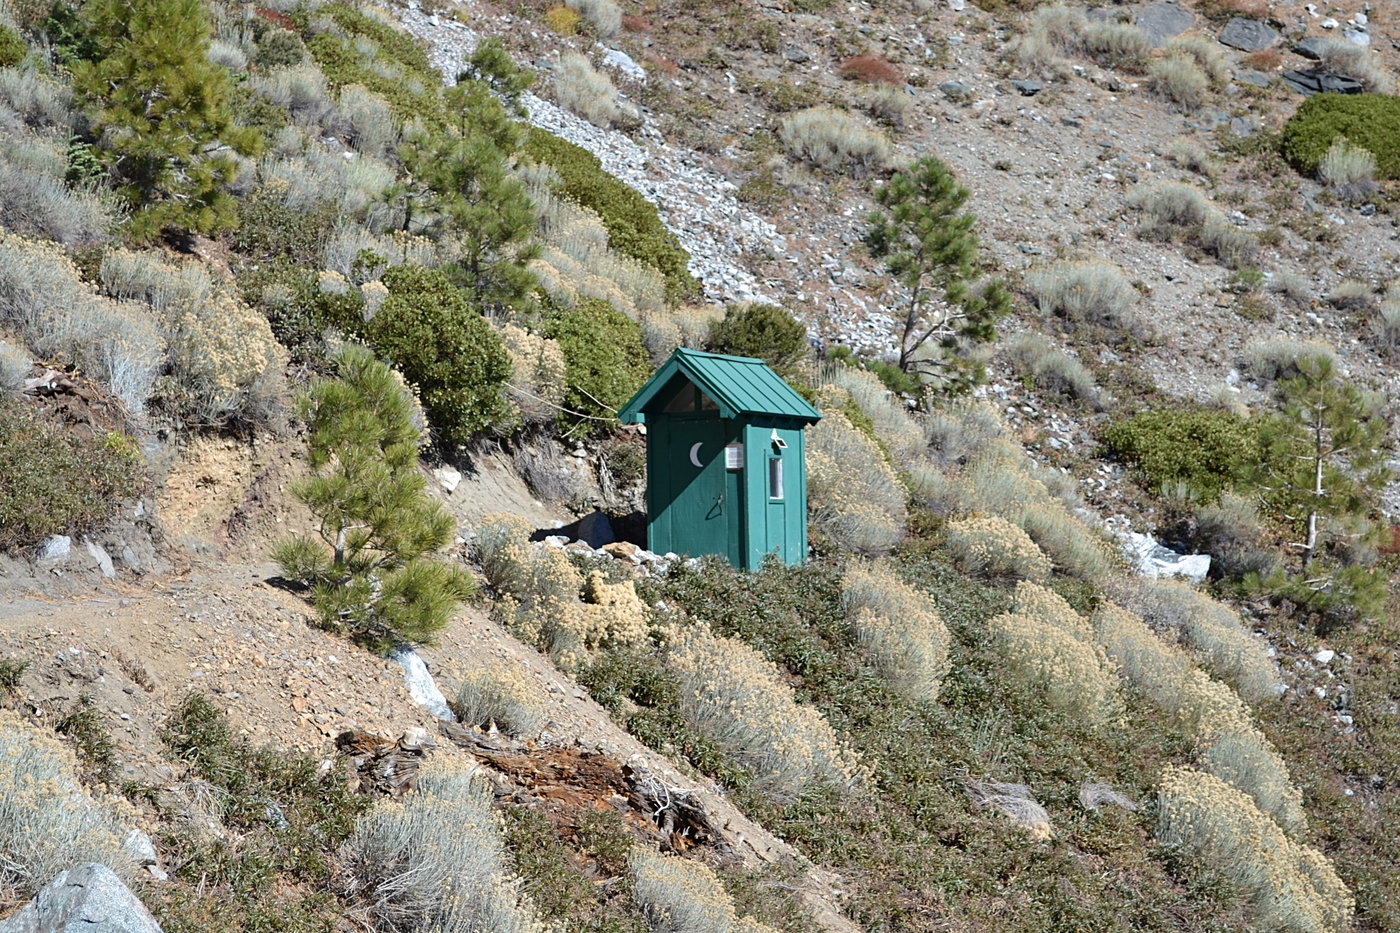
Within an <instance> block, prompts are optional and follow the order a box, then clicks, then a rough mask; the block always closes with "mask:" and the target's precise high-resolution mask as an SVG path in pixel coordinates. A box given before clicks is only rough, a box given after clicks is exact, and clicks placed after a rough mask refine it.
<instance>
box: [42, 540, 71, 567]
mask: <svg viewBox="0 0 1400 933" xmlns="http://www.w3.org/2000/svg"><path fill="white" fill-rule="evenodd" d="M72 553H73V539H72V538H70V537H68V536H67V535H53V536H51V537H48V538H45V539H44V540H43V542H42V543H41V544H40V545H39V550H38V551H36V552H35V553H34V560H35V562H36V563H38V564H39V566H41V567H52V566H54V565H55V564H61V563H64V562H65V561H67V560H68V558H69V557H70V556H71V555H72Z"/></svg>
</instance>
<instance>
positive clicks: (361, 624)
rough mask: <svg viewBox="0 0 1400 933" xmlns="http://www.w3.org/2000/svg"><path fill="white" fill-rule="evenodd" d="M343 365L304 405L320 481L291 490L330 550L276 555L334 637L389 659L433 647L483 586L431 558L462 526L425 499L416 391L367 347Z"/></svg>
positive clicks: (306, 541)
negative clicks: (386, 652) (401, 650)
mask: <svg viewBox="0 0 1400 933" xmlns="http://www.w3.org/2000/svg"><path fill="white" fill-rule="evenodd" d="M338 364H339V370H340V375H339V377H338V378H335V379H325V380H321V381H318V382H316V383H314V384H313V385H312V386H311V388H310V390H309V391H307V392H306V393H305V394H304V395H303V396H302V397H301V398H300V399H298V409H299V411H300V414H301V416H302V417H303V418H304V419H305V421H306V425H307V433H308V434H309V436H310V442H309V446H310V457H309V459H310V462H311V466H312V468H313V469H314V470H315V471H316V473H315V474H314V475H312V476H309V477H307V478H306V479H304V480H302V481H301V482H299V483H298V484H297V485H296V486H295V488H294V490H293V492H294V494H295V495H296V497H297V498H298V499H299V500H300V501H301V502H303V503H305V504H306V505H307V506H308V507H309V508H310V509H311V512H312V514H313V515H315V516H316V518H317V520H318V521H319V522H320V528H319V533H318V536H319V539H320V540H317V539H316V538H313V537H310V536H302V537H298V538H291V539H289V540H286V541H284V542H282V543H281V544H280V545H278V546H277V548H276V549H275V551H274V552H273V557H274V559H275V560H276V561H277V562H278V563H279V564H280V565H281V567H282V573H283V575H284V576H285V577H287V578H288V579H291V580H295V581H297V582H300V583H302V584H303V585H305V586H307V587H309V588H310V590H311V601H312V604H313V605H315V607H316V610H317V612H318V613H319V614H320V617H321V621H322V623H323V624H324V625H325V626H326V627H327V628H330V629H333V630H338V631H343V632H346V633H348V634H349V635H350V636H351V637H352V638H354V639H355V640H356V641H358V642H361V643H364V644H367V645H369V646H372V647H375V648H379V649H385V648H389V647H392V646H393V645H395V644H397V643H400V642H404V641H408V642H427V641H430V640H431V639H432V637H433V635H434V633H436V632H437V631H438V630H440V629H441V628H442V627H443V626H444V625H446V624H447V620H448V618H449V617H450V616H451V614H452V612H453V610H454V609H455V608H456V606H457V604H458V602H460V601H461V600H463V599H466V598H467V597H468V596H470V595H471V594H472V593H473V591H474V588H475V587H474V584H473V581H472V578H471V577H470V576H469V575H468V574H467V573H466V571H465V570H463V569H461V568H459V567H454V566H451V565H449V564H445V563H441V562H439V561H436V560H433V559H432V557H431V556H430V555H431V554H432V553H433V552H434V551H437V550H438V549H440V548H441V547H442V546H443V545H445V544H446V543H447V542H448V540H449V539H450V538H451V535H452V531H453V522H452V516H451V515H449V514H448V513H447V512H446V511H445V510H444V509H443V508H442V506H441V505H440V504H438V503H437V502H435V501H434V500H432V499H431V498H429V497H428V496H427V495H426V494H425V492H424V486H425V481H424V479H423V476H422V474H421V473H419V472H418V468H417V464H418V449H419V444H420V441H421V434H420V431H419V429H418V428H417V427H416V426H415V425H414V419H413V401H412V398H411V397H410V395H409V394H408V391H407V390H406V389H405V388H404V386H403V384H402V383H401V382H400V381H399V380H398V379H397V378H396V377H395V375H394V373H393V371H392V370H390V369H389V367H387V366H385V365H384V364H383V363H381V362H379V361H378V360H376V359H375V358H374V357H373V356H372V355H371V354H370V352H369V351H368V350H365V349H363V348H361V347H356V346H348V347H346V348H345V349H344V350H342V351H341V354H340V357H339V360H338Z"/></svg>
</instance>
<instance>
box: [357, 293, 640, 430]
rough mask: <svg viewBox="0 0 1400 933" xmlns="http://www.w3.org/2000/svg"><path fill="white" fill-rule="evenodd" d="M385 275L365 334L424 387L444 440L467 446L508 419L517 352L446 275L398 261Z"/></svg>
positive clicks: (420, 389) (419, 387)
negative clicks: (508, 389)
mask: <svg viewBox="0 0 1400 933" xmlns="http://www.w3.org/2000/svg"><path fill="white" fill-rule="evenodd" d="M383 281H384V284H385V285H386V286H388V289H389V297H387V298H385V299H384V303H383V304H382V305H381V306H380V308H379V313H378V314H376V315H375V316H374V319H373V320H372V321H370V322H369V324H368V325H366V328H365V332H366V335H367V336H368V337H369V340H370V343H371V345H372V346H373V347H374V349H375V352H377V353H378V354H380V355H381V356H383V357H384V358H386V359H388V360H391V361H392V362H393V365H394V367H395V368H396V369H398V371H399V372H401V373H403V376H404V378H405V379H407V380H408V381H409V383H410V384H411V385H413V386H414V387H415V388H416V389H417V390H418V393H419V396H420V398H421V399H422V400H423V407H424V409H426V411H427V413H428V418H429V419H430V420H431V421H432V424H433V429H434V432H435V434H436V436H437V439H438V440H439V441H440V442H441V443H443V444H446V445H449V446H451V445H456V444H465V443H466V442H467V441H469V440H470V439H471V438H472V435H474V434H475V433H476V432H478V431H480V430H481V429H483V428H485V427H486V426H487V425H489V424H491V423H493V422H495V421H498V420H500V419H502V418H505V417H507V416H508V415H509V413H510V410H509V407H508V405H507V402H506V400H505V397H504V395H502V387H503V386H504V384H505V381H506V379H507V378H509V376H510V355H509V354H508V353H506V349H505V345H504V344H503V343H502V342H501V338H500V335H498V334H497V333H496V332H495V331H494V330H492V329H491V325H490V324H488V323H486V319H485V318H483V317H482V316H481V315H479V314H477V313H476V311H475V310H473V309H472V307H471V305H470V304H469V303H468V302H467V299H466V297H465V296H464V295H463V294H462V292H460V291H459V290H457V289H456V288H455V287H453V285H452V283H451V282H450V281H448V278H447V276H446V274H444V273H443V272H441V271H439V270H437V269H424V268H422V267H420V266H396V267H395V268H393V269H390V270H389V271H387V272H385V273H384V279H383ZM623 401H626V399H625V398H624V399H623ZM618 404H620V403H618Z"/></svg>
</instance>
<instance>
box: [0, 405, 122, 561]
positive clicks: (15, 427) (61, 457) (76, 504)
mask: <svg viewBox="0 0 1400 933" xmlns="http://www.w3.org/2000/svg"><path fill="white" fill-rule="evenodd" d="M0 463H3V464H5V469H4V470H0V550H11V549H15V548H22V547H29V546H32V545H36V544H38V543H39V542H40V541H42V540H43V539H45V538H47V537H48V536H50V535H56V534H67V535H73V534H77V533H81V532H83V531H88V530H91V529H92V528H94V527H97V526H98V525H100V524H101V523H102V522H103V521H104V520H106V519H107V518H108V517H109V516H111V514H112V513H113V512H114V511H115V510H116V508H117V505H118V503H119V502H120V501H121V500H123V499H129V498H132V497H133V496H135V495H136V494H137V493H138V492H139V491H140V490H141V487H142V485H143V473H144V470H143V465H142V460H141V454H140V451H139V449H138V448H137V446H136V442H135V441H134V440H133V439H131V438H129V437H127V436H126V435H125V434H118V433H115V432H111V433H106V434H103V433H100V432H99V433H96V434H94V435H90V436H89V435H84V434H82V433H79V432H77V431H74V430H71V429H67V428H65V427H64V426H63V425H61V424H60V423H58V422H55V421H50V420H49V419H47V418H45V417H43V416H42V415H40V414H39V413H38V412H36V411H33V410H31V409H30V408H29V407H28V406H27V405H25V404H24V403H22V402H20V401H17V400H10V399H8V398H3V397H0Z"/></svg>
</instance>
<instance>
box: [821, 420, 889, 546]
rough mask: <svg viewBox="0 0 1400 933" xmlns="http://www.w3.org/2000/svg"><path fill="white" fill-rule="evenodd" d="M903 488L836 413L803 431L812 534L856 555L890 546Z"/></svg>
mask: <svg viewBox="0 0 1400 933" xmlns="http://www.w3.org/2000/svg"><path fill="white" fill-rule="evenodd" d="M904 499H905V494H904V489H903V487H902V486H900V484H899V480H898V479H897V478H896V477H895V475H894V471H893V470H892V469H891V468H890V465H889V464H888V463H887V462H886V461H885V457H884V454H883V452H882V451H881V450H880V448H879V446H877V445H876V443H875V442H874V441H873V440H871V439H870V438H869V437H867V436H866V435H865V434H864V433H862V432H861V431H860V430H859V429H857V428H856V427H855V426H854V425H852V424H851V422H850V419H848V418H847V417H846V416H845V415H844V414H843V413H842V412H840V411H838V410H834V409H828V410H826V411H825V413H824V415H823V417H822V420H821V421H818V422H817V423H816V425H814V426H813V427H812V428H810V429H809V430H808V431H807V510H808V513H809V515H810V517H811V523H812V528H813V530H814V531H817V532H819V533H820V534H822V535H825V536H826V537H828V538H829V539H830V540H831V541H832V542H834V543H835V544H836V545H837V546H839V547H842V548H846V549H848V550H852V551H855V552H857V553H860V554H879V553H881V552H883V551H887V550H889V549H890V548H892V547H894V545H895V544H897V543H898V542H899V539H900V537H901V536H902V535H903V533H904Z"/></svg>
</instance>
